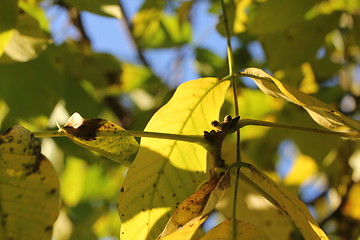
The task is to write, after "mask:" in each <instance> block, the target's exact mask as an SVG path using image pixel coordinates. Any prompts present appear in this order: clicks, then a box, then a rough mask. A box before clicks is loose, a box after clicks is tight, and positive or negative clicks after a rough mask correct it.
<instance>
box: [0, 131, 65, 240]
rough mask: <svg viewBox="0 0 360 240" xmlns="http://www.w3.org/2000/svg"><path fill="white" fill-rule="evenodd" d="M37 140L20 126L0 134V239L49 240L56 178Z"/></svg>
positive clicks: (56, 198) (55, 209)
mask: <svg viewBox="0 0 360 240" xmlns="http://www.w3.org/2000/svg"><path fill="white" fill-rule="evenodd" d="M40 151H41V149H40V142H39V141H38V140H37V139H34V137H33V135H32V134H31V133H30V132H29V131H28V130H26V129H24V128H23V127H20V126H14V127H12V128H10V129H9V130H7V131H6V132H5V133H4V134H2V135H0V216H1V226H0V238H1V239H14V240H22V239H23V240H25V239H28V240H50V239H51V236H52V229H53V224H54V222H55V220H56V218H57V216H58V214H59V207H60V197H59V181H58V178H57V174H56V172H55V170H54V169H53V167H52V165H51V163H50V162H49V160H48V159H46V158H45V157H44V156H43V155H42V154H41V153H40Z"/></svg>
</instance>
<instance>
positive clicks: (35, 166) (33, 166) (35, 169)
mask: <svg viewBox="0 0 360 240" xmlns="http://www.w3.org/2000/svg"><path fill="white" fill-rule="evenodd" d="M44 160H45V157H44V156H43V155H42V154H40V153H39V154H38V156H37V158H36V159H35V162H34V163H28V164H22V166H23V167H24V168H25V170H26V171H27V172H26V173H25V176H29V175H31V174H34V173H40V171H39V169H40V165H41V162H42V161H44Z"/></svg>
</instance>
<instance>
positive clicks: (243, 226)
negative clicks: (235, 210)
mask: <svg viewBox="0 0 360 240" xmlns="http://www.w3.org/2000/svg"><path fill="white" fill-rule="evenodd" d="M231 233H232V230H231V219H226V220H225V221H223V222H222V223H221V224H219V225H217V226H216V227H214V228H213V229H211V230H210V231H209V232H208V233H207V234H206V235H205V236H204V237H202V238H201V239H200V240H234V238H232V236H231ZM266 239H269V238H268V236H266V235H265V234H264V233H263V232H262V231H261V230H260V229H259V228H257V227H256V226H254V225H252V224H251V223H247V222H243V221H236V236H235V240H266Z"/></svg>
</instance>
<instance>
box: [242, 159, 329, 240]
mask: <svg viewBox="0 0 360 240" xmlns="http://www.w3.org/2000/svg"><path fill="white" fill-rule="evenodd" d="M241 173H242V174H244V175H243V179H247V183H249V182H248V181H250V182H251V184H250V185H251V186H253V187H254V186H255V187H256V188H257V189H261V192H262V194H263V195H264V196H265V197H266V199H268V200H269V201H270V202H271V203H272V204H273V205H274V206H275V207H277V208H278V209H279V210H280V211H281V212H282V213H283V214H284V215H285V216H286V217H287V218H288V219H289V220H290V221H291V222H292V223H293V224H294V225H295V226H296V227H297V228H298V229H299V231H300V232H301V234H302V235H303V237H304V238H305V239H319V240H320V239H328V237H327V236H326V234H325V233H324V231H323V230H322V229H321V228H320V227H319V226H318V224H317V223H316V221H315V219H314V218H313V217H312V216H311V214H310V212H309V210H308V208H307V207H306V205H305V204H304V203H303V202H301V201H300V200H299V199H298V198H297V197H296V196H295V195H294V194H293V193H291V192H289V191H288V190H286V189H285V188H284V187H282V186H281V185H279V184H277V183H276V182H274V181H273V180H272V179H271V178H269V177H268V176H266V175H265V174H263V173H262V172H261V171H259V170H257V169H256V168H255V167H254V166H252V165H250V164H247V167H246V168H241Z"/></svg>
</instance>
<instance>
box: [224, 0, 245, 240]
mask: <svg viewBox="0 0 360 240" xmlns="http://www.w3.org/2000/svg"><path fill="white" fill-rule="evenodd" d="M221 6H222V11H223V17H224V26H225V32H226V40H227V56H228V64H229V75H230V79H231V83H232V90H233V97H234V108H235V115H236V116H239V105H238V99H237V88H236V78H235V76H234V72H235V65H234V57H233V52H232V47H231V39H230V38H231V35H230V31H229V24H228V18H227V13H226V6H225V2H224V0H221ZM236 163H238V164H239V163H241V152H240V130H237V131H236ZM239 177H240V168H239V167H238V168H236V175H235V186H234V197H233V198H234V201H233V206H232V218H231V229H232V239H233V240H235V239H236V235H237V233H236V225H237V224H236V222H237V220H236V209H237V189H238V186H239Z"/></svg>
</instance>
